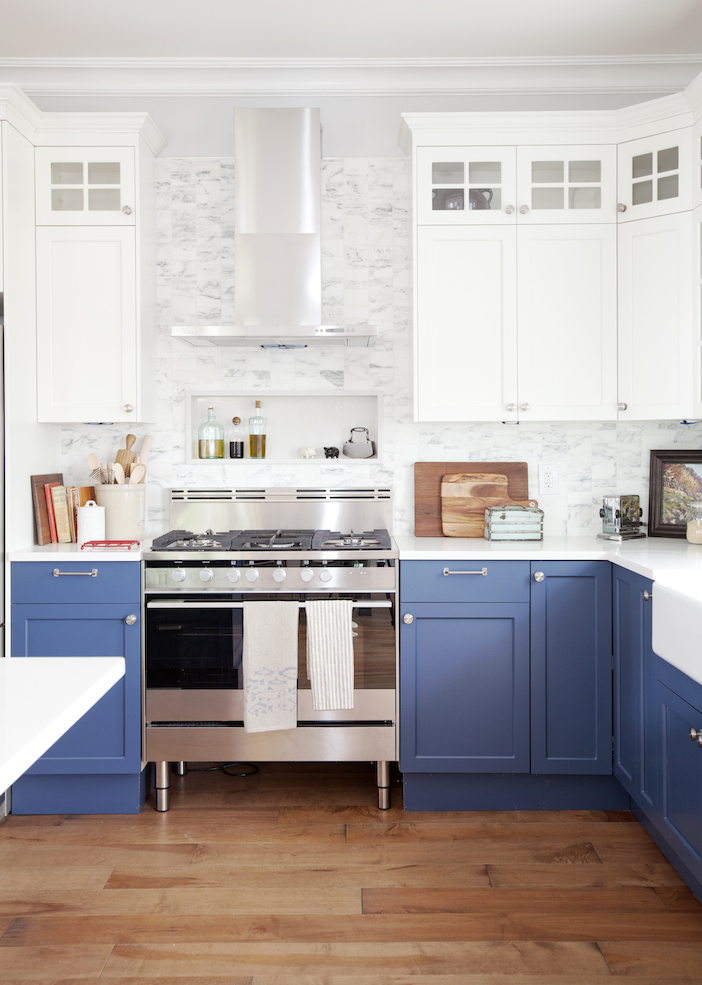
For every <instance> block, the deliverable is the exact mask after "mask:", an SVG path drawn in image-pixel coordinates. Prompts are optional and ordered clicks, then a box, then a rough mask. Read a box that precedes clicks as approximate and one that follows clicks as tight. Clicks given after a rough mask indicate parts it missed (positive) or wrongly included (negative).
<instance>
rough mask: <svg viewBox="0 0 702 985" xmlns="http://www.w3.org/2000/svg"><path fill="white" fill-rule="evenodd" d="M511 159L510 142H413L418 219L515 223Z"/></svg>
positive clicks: (437, 222) (433, 223)
mask: <svg viewBox="0 0 702 985" xmlns="http://www.w3.org/2000/svg"><path fill="white" fill-rule="evenodd" d="M516 160H517V150H516V148H515V147H419V148H417V203H416V210H417V222H418V224H419V225H420V226H421V225H424V226H442V225H446V226H463V225H468V226H494V225H505V224H508V225H509V224H514V223H515V222H516V218H517V216H516V209H515V200H516V171H515V168H516Z"/></svg>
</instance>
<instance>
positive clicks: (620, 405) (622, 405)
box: [617, 401, 627, 410]
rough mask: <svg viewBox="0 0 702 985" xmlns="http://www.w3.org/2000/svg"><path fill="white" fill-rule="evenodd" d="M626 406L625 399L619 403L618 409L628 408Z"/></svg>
mask: <svg viewBox="0 0 702 985" xmlns="http://www.w3.org/2000/svg"><path fill="white" fill-rule="evenodd" d="M626 408H627V405H626V404H625V403H624V402H623V401H621V402H620V403H618V404H617V410H626Z"/></svg>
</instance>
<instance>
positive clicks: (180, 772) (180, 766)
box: [173, 760, 186, 776]
mask: <svg viewBox="0 0 702 985" xmlns="http://www.w3.org/2000/svg"><path fill="white" fill-rule="evenodd" d="M185 766H186V764H185V763H184V762H183V761H182V760H181V761H180V762H178V763H173V772H174V773H175V775H176V776H185Z"/></svg>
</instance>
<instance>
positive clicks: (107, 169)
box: [35, 147, 136, 226]
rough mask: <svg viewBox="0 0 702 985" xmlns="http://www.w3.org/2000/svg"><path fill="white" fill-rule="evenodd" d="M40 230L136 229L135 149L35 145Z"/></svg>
mask: <svg viewBox="0 0 702 985" xmlns="http://www.w3.org/2000/svg"><path fill="white" fill-rule="evenodd" d="M35 162H36V195H37V225H39V226H133V225H134V224H135V221H136V209H135V197H134V193H135V174H134V171H135V168H134V148H132V147H37V148H36V150H35Z"/></svg>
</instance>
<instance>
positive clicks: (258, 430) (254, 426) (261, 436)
mask: <svg viewBox="0 0 702 985" xmlns="http://www.w3.org/2000/svg"><path fill="white" fill-rule="evenodd" d="M267 424H268V421H267V420H266V418H265V417H262V416H261V401H260V400H257V401H256V407H255V410H254V416H253V417H250V418H249V457H250V458H265V457H266V426H267Z"/></svg>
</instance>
